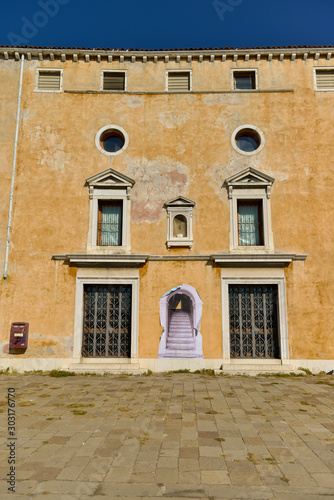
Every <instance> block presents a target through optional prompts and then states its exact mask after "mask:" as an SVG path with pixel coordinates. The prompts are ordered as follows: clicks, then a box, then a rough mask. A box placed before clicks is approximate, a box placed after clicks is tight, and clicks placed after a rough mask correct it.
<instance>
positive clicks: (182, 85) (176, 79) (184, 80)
mask: <svg viewBox="0 0 334 500" xmlns="http://www.w3.org/2000/svg"><path fill="white" fill-rule="evenodd" d="M189 90H190V73H189V71H185V72H179V71H178V72H175V73H174V72H171V73H168V91H169V92H187V91H189Z"/></svg>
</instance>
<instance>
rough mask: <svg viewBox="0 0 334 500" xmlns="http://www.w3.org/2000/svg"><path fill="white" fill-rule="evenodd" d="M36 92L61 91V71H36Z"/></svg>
mask: <svg viewBox="0 0 334 500" xmlns="http://www.w3.org/2000/svg"><path fill="white" fill-rule="evenodd" d="M37 89H38V90H53V91H57V90H58V91H59V90H60V89H61V71H44V70H39V71H38V81H37Z"/></svg>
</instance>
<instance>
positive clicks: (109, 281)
mask: <svg viewBox="0 0 334 500" xmlns="http://www.w3.org/2000/svg"><path fill="white" fill-rule="evenodd" d="M84 285H131V286H132V294H131V296H132V297H131V298H132V304H131V359H133V358H138V325H139V321H138V319H139V275H138V277H136V278H134V277H133V276H129V277H126V275H124V272H122V270H120V271H119V276H117V271H116V270H115V276H112V277H105V278H101V277H100V278H99V277H91V276H90V270H89V269H87V270H86V276H80V277H77V278H76V290H75V313H74V332H73V358H76V359H80V358H81V357H82V355H81V352H82V336H83V332H82V325H83V314H84ZM112 359H114V358H112ZM96 362H97V363H98V362H99V358H96Z"/></svg>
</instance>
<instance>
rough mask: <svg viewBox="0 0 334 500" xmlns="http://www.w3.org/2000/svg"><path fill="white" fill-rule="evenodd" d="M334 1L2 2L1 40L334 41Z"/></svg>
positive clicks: (85, 43)
mask: <svg viewBox="0 0 334 500" xmlns="http://www.w3.org/2000/svg"><path fill="white" fill-rule="evenodd" d="M333 27H334V1H333V0H99V1H95V2H94V1H92V0H2V2H1V18H0V35H1V36H0V44H1V45H41V46H56V47H62V46H64V47H91V48H97V47H100V48H107V47H110V48H125V49H129V48H139V49H140V48H147V49H155V48H190V47H193V48H195V47H196V48H199V47H246V46H247V47H252V46H279V45H333V44H334V28H333Z"/></svg>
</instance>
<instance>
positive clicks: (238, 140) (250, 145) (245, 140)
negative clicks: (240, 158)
mask: <svg viewBox="0 0 334 500" xmlns="http://www.w3.org/2000/svg"><path fill="white" fill-rule="evenodd" d="M231 142H232V146H233V147H234V149H235V150H236V151H238V153H240V154H242V155H246V156H251V155H255V154H256V153H259V152H260V151H261V150H262V149H263V147H264V143H265V139H264V135H263V132H262V131H261V130H260V129H259V128H258V127H255V126H254V125H241V126H240V127H238V128H236V129H235V130H234V132H233V134H232V137H231Z"/></svg>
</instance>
